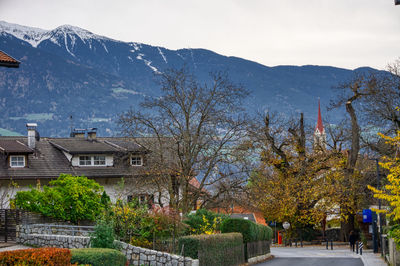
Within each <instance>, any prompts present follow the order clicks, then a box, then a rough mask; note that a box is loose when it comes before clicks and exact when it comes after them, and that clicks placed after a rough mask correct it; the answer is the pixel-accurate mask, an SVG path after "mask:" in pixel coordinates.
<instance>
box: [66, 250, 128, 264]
mask: <svg viewBox="0 0 400 266" xmlns="http://www.w3.org/2000/svg"><path fill="white" fill-rule="evenodd" d="M71 253H72V258H71V263H78V264H90V265H92V266H108V265H113V266H125V265H126V264H127V259H126V257H125V255H124V254H122V252H120V251H118V250H115V249H109V248H77V249H71Z"/></svg>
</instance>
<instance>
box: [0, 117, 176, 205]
mask: <svg viewBox="0 0 400 266" xmlns="http://www.w3.org/2000/svg"><path fill="white" fill-rule="evenodd" d="M36 129H37V124H35V123H28V124H27V136H21V137H0V184H1V186H0V198H1V197H2V195H3V196H4V197H3V199H0V201H1V202H0V203H1V204H2V205H3V206H2V207H3V208H4V207H7V206H8V202H7V200H6V199H5V197H6V195H7V194H11V195H13V194H14V193H15V191H17V190H25V189H29V186H30V185H31V186H33V187H35V186H36V185H37V184H40V185H46V184H47V183H48V182H49V181H50V180H52V179H56V178H57V177H58V176H59V175H60V174H61V173H65V174H71V175H76V176H82V175H83V176H86V177H88V178H91V179H94V180H95V181H96V182H98V183H99V184H100V185H102V186H103V187H104V189H105V191H106V192H107V194H108V195H109V196H110V198H111V200H113V201H115V200H116V199H123V200H128V201H130V200H132V199H133V198H138V200H139V201H140V202H146V203H148V204H149V205H153V204H156V205H159V206H161V207H166V206H168V203H169V196H168V193H167V190H166V189H165V187H163V186H160V185H159V184H157V180H156V178H154V177H152V176H149V174H148V173H149V172H151V171H150V168H151V166H152V163H153V161H154V160H153V158H152V152H151V151H150V150H148V149H146V148H144V147H143V146H141V145H139V144H137V142H136V141H135V140H134V139H132V138H126V137H104V138H100V137H98V136H97V135H96V129H95V128H93V129H89V130H80V129H77V130H74V131H73V132H72V133H71V137H69V138H47V137H46V138H43V137H42V138H41V137H40V136H39V134H38V132H37V130H36ZM148 140H149V141H151V138H148ZM122 180H123V181H124V184H122ZM12 182H15V183H17V184H18V188H15V187H13V186H10V184H11V183H12ZM164 183H165V182H164Z"/></svg>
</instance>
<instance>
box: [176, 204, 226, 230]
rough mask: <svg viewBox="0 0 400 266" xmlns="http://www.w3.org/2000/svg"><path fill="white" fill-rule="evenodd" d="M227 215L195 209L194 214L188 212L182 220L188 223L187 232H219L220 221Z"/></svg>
mask: <svg viewBox="0 0 400 266" xmlns="http://www.w3.org/2000/svg"><path fill="white" fill-rule="evenodd" d="M227 218H228V216H226V215H223V214H217V213H214V212H211V211H208V210H206V209H200V210H197V211H196V213H194V214H188V215H187V217H186V219H185V220H184V221H183V222H184V223H185V224H187V225H189V228H188V229H189V230H188V233H189V234H194V235H199V234H207V235H210V234H215V233H217V232H220V230H221V229H220V226H221V223H222V222H223V221H224V220H226V219H227Z"/></svg>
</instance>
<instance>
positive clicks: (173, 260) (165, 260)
mask: <svg viewBox="0 0 400 266" xmlns="http://www.w3.org/2000/svg"><path fill="white" fill-rule="evenodd" d="M115 242H116V243H117V244H118V245H120V246H121V251H122V253H124V254H125V256H126V257H127V258H128V260H129V262H130V264H132V265H135V266H136V265H157V266H158V265H168V266H176V265H177V266H183V265H185V266H198V265H199V261H198V260H193V259H191V258H189V257H182V256H178V255H173V254H169V253H166V252H160V251H156V250H151V249H147V248H140V247H135V246H132V245H129V244H127V243H124V242H120V241H117V240H116V241H115Z"/></svg>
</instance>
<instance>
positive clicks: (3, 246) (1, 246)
mask: <svg viewBox="0 0 400 266" xmlns="http://www.w3.org/2000/svg"><path fill="white" fill-rule="evenodd" d="M27 248H32V247H28V246H23V245H18V244H16V243H12V242H11V243H10V242H8V243H4V242H2V243H0V252H3V251H10V250H17V249H27Z"/></svg>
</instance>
